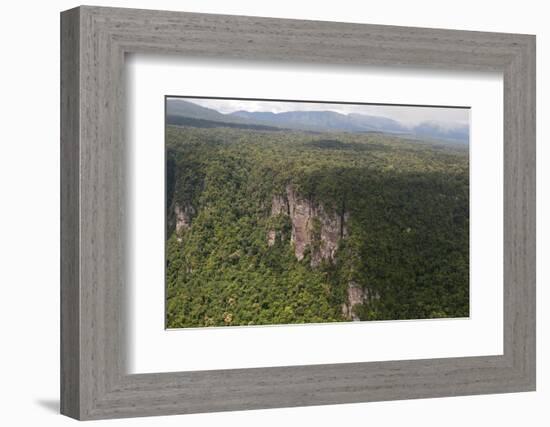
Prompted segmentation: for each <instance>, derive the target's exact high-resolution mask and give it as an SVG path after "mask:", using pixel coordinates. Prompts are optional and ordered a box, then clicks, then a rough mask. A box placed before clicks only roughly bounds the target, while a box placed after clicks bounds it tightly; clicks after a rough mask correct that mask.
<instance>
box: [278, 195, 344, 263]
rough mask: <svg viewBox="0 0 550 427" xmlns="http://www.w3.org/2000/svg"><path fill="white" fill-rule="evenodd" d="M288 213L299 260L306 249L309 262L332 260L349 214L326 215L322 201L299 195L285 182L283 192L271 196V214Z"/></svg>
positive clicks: (293, 243)
mask: <svg viewBox="0 0 550 427" xmlns="http://www.w3.org/2000/svg"><path fill="white" fill-rule="evenodd" d="M281 214H282V215H288V216H289V218H290V222H291V224H292V229H291V235H290V242H291V244H292V245H293V247H294V254H295V255H296V258H297V259H298V260H302V259H303V258H304V254H305V252H306V249H307V248H308V247H309V248H310V250H311V265H312V266H317V265H319V264H320V263H321V261H322V260H329V261H332V260H333V259H334V256H335V254H336V250H337V249H338V243H339V242H340V240H341V239H343V238H344V237H346V236H347V227H346V222H347V220H348V214H347V213H344V214H343V215H337V214H328V213H327V212H326V210H325V208H324V207H323V205H322V204H319V203H315V202H314V201H312V200H309V199H307V198H304V197H302V196H300V195H299V194H298V193H297V192H296V191H295V190H294V188H293V187H292V186H290V185H288V186H287V187H286V189H285V193H284V194H282V195H276V196H273V198H272V200H271V215H272V216H277V215H281ZM275 236H276V233H275V230H270V231H269V233H268V245H270V246H271V245H273V244H274V242H275Z"/></svg>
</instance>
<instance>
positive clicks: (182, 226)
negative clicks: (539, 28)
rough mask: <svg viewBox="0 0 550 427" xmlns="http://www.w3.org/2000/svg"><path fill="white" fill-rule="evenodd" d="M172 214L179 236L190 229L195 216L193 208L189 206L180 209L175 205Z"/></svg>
mask: <svg viewBox="0 0 550 427" xmlns="http://www.w3.org/2000/svg"><path fill="white" fill-rule="evenodd" d="M174 214H175V215H176V233H177V234H181V233H182V232H183V231H185V230H188V229H189V227H191V220H192V219H193V216H194V215H195V208H193V206H191V205H189V204H187V205H184V206H183V207H182V206H180V205H178V204H177V203H176V204H175V205H174Z"/></svg>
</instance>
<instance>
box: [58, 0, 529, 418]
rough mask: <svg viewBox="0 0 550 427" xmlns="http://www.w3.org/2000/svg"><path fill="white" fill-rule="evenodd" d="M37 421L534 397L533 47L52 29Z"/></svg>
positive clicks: (297, 25)
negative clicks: (54, 219)
mask: <svg viewBox="0 0 550 427" xmlns="http://www.w3.org/2000/svg"><path fill="white" fill-rule="evenodd" d="M61 57H62V61H61V88H62V93H61V122H62V123H61V166H62V173H61V191H62V194H61V248H62V253H61V255H62V256H61V411H62V413H63V414H65V415H68V416H70V417H73V418H76V419H82V420H84V419H102V418H117V417H134V416H150V415H167V414H184V413H196V412H214V411H228V410H244V409H259V408H275V407H289V406H305V405H323V404H337V403H350V402H366V401H380V400H394V399H411V398H423V397H438V396H458V395H467V394H483V393H504V392H519V391H531V390H535V371H536V366H535V365H536V363H535V37H534V36H530V35H520V34H497V33H484V32H467V31H455V30H441V29H423V28H406V27H391V26H373V25H364V24H361V25H360V24H347V23H335V22H316V21H298V20H281V19H271V18H257V17H242V16H223V15H209V14H195V13H182V12H164V11H146V10H133V9H114V8H103V7H88V6H83V7H79V8H76V9H71V10H68V11H65V12H63V13H62V14H61Z"/></svg>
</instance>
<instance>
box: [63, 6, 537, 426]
mask: <svg viewBox="0 0 550 427" xmlns="http://www.w3.org/2000/svg"><path fill="white" fill-rule="evenodd" d="M131 52H141V53H143V52H146V53H147V52H149V53H168V54H178V55H184V56H187V57H215V58H235V59H261V60H276V61H283V60H284V61H292V62H295V63H310V64H311V63H327V64H341V65H364V64H370V65H373V64H374V65H391V66H396V67H399V66H418V67H434V68H439V69H441V68H444V69H450V70H491V71H500V72H502V73H503V76H504V171H505V173H504V337H503V338H504V341H503V342H504V354H503V355H497V356H485V357H464V358H445V359H426V360H408V361H387V362H368V363H345V364H331V365H311V366H291V367H271V368H255V369H234V370H219V371H202V372H198V371H193V372H176V373H156V374H134V375H128V374H127V373H126V370H125V356H126V355H125V347H126V346H125V339H126V334H125V328H126V325H125V322H124V320H125V278H126V268H127V265H126V260H125V251H126V249H127V248H126V247H125V242H126V228H125V222H124V218H125V215H124V213H125V188H126V186H125V179H126V175H125V139H124V118H125V115H124V99H125V93H124V91H125V84H124V58H125V54H126V53H131ZM159 285H160V286H161V284H159ZM534 389H535V37H534V36H531V35H519V34H497V33H484V32H470V31H452V30H440V29H425V28H406V27H391V26H378V25H359V24H347V23H336V22H315V21H301V20H286V19H285V20H283V19H269V18H256V17H244V16H223V15H208V14H195V13H181V12H163V11H146V10H133V9H114V8H100V7H87V6H83V7H79V8H76V9H71V10H68V11H65V12H63V13H62V14H61V412H62V413H63V414H65V415H68V416H71V417H74V418H77V419H100V418H115V417H133V416H147V415H166V414H183V413H194V412H212V411H228V410H243V409H257V408H274V407H291V406H303V405H324V404H337V403H348V402H365V401H380V400H390V399H410V398H424V397H437V396H456V395H467V394H482V393H503V392H518V391H529V390H534Z"/></svg>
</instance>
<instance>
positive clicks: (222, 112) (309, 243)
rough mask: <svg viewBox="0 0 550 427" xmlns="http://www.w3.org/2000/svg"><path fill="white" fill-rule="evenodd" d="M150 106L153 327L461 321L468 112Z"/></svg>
mask: <svg viewBox="0 0 550 427" xmlns="http://www.w3.org/2000/svg"><path fill="white" fill-rule="evenodd" d="M164 101H165V113H166V114H165V192H166V194H165V208H166V218H165V228H166V229H165V233H166V246H165V293H166V301H165V308H166V318H165V326H166V328H167V329H177V328H198V327H222V326H252V325H287V324H304V323H329V322H352V321H375V320H385V321H391V320H412V319H441V318H462V317H468V316H469V308H470V298H469V296H470V292H469V222H470V218H469V147H470V141H469V139H470V108H468V107H465V106H423V105H390V104H370V103H364V104H358V103H336V102H321V101H296V100H268V99H243V98H231V99H229V98H211V97H209V98H207V97H187V96H176V95H170V96H166V97H165V100H164Z"/></svg>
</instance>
